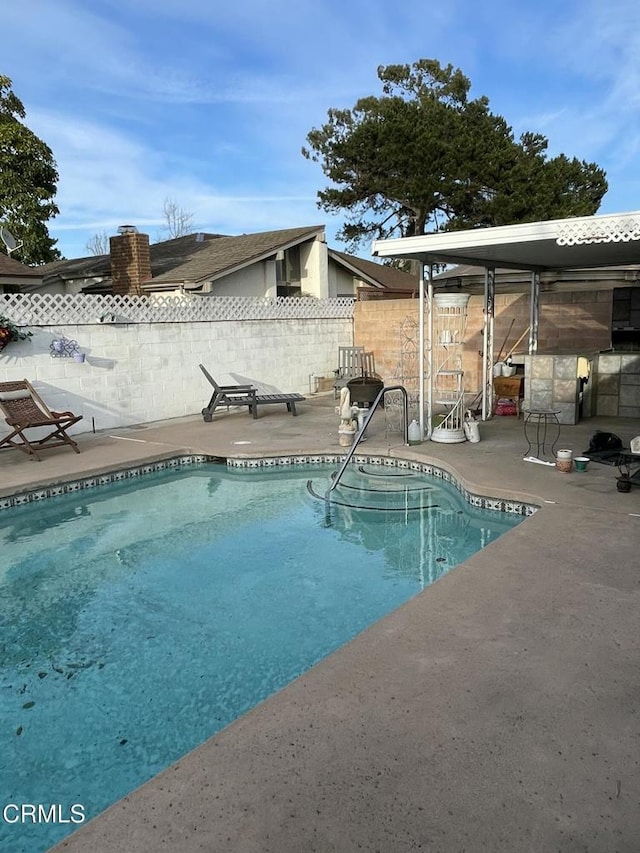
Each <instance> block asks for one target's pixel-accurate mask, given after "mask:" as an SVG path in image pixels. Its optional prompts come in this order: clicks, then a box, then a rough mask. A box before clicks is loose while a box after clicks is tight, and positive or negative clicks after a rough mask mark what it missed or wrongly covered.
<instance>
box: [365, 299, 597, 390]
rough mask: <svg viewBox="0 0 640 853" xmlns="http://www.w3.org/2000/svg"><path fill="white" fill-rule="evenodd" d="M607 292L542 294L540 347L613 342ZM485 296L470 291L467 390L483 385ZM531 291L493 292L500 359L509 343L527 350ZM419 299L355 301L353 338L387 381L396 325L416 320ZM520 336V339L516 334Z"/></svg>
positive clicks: (394, 360) (573, 348)
mask: <svg viewBox="0 0 640 853" xmlns="http://www.w3.org/2000/svg"><path fill="white" fill-rule="evenodd" d="M611 300H612V295H611V291H597V290H593V291H584V292H583V291H575V292H574V291H571V292H560V293H551V292H548V293H541V294H540V316H539V321H538V352H539V353H540V354H545V355H554V354H572V353H573V354H575V353H582V352H589V353H591V352H598V351H599V350H603V349H607V348H608V347H610V346H611V311H612V303H611ZM483 305H484V299H483V297H482V296H480V295H474V296H472V297H471V298H470V299H469V304H468V308H467V330H466V334H465V346H464V352H463V359H462V369H463V370H464V384H465V390H466V392H467V393H470V394H476V393H478V392H479V391H480V389H481V388H482V350H483V342H484V339H483V334H482V328H483V319H484V316H483ZM529 314H530V308H529V295H528V294H522V293H521V294H497V295H496V298H495V316H494V335H493V337H494V351H495V356H496V359H497V356H498V353H499V351H500V349H501V348H502V350H503V351H502V358H503V359H504V358H505V357H506V356H507V355H508V354H509V352H510V351H511V349H512V348H514V347H515V345H516V343H517V344H518V345H517V348H516V351H517V352H519V353H526V352H527V350H528V346H529V334H528V331H527V329H528V326H529ZM418 315H419V302H418V300H417V299H395V300H387V299H384V300H371V301H366V302H357V303H356V306H355V315H354V343H355V344H361V345H364V347H365V348H366V349H367V350H369V349H371V350H373V352H374V353H375V358H376V368H377V370H378V373H380V375H381V376H382V377H383V379H385V381H387V382H388V381H389V380H390V379H391V378H392V377H393V376H394V375H395V370H396V367H397V364H398V361H399V354H400V346H401V344H400V327H401V324H402V322H403V320H404V319H405V318H406V317H412V318H414V319H415V321H416V322H417V321H418ZM523 334H524V337H522V340H520V342H519V343H518V339H519V338H521V336H522V335H523Z"/></svg>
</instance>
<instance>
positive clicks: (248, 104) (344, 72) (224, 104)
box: [0, 0, 640, 257]
mask: <svg viewBox="0 0 640 853" xmlns="http://www.w3.org/2000/svg"><path fill="white" fill-rule="evenodd" d="M0 40H1V43H2V51H1V54H0V57H1V58H0V74H5V75H7V76H8V77H10V78H11V79H12V80H13V89H14V92H15V93H16V94H17V95H18V97H19V98H21V100H22V101H23V103H24V105H25V108H26V110H27V117H26V124H27V125H28V126H29V127H30V128H31V129H32V130H33V131H34V132H35V133H36V134H37V135H38V136H40V137H41V138H42V139H43V140H44V141H45V142H47V144H48V145H49V146H50V147H51V149H52V150H53V153H54V157H55V159H56V162H57V165H58V171H59V174H60V180H59V183H58V194H57V203H58V206H59V207H60V214H59V216H57V217H56V218H55V219H54V220H52V221H51V222H50V223H49V231H50V234H51V235H52V236H53V237H54V238H56V239H57V240H58V248H59V249H60V250H61V251H62V253H63V254H64V255H65V256H66V257H78V256H82V255H86V254H88V251H87V249H86V244H87V241H88V240H89V239H90V238H91V237H92V235H95V234H96V233H100V232H103V231H106V232H107V233H108V234H114V233H116V229H117V227H118V225H122V224H133V225H136V226H137V227H138V228H139V230H140V231H144V232H146V233H148V234H149V235H150V237H151V239H152V241H154V240H156V239H157V238H158V237H159V236H160V229H161V227H162V224H163V219H162V209H163V204H164V201H165V199H171V200H173V201H175V202H176V203H177V204H178V205H179V206H180V207H181V208H183V209H184V210H185V211H188V212H190V213H192V214H193V221H194V230H203V231H212V232H216V233H223V234H241V233H248V232H253V231H263V230H271V229H274V228H288V227H295V226H303V225H316V224H324V225H326V228H327V236H328V239H329V243H330V244H331V245H333V246H334V247H335V248H338V249H340V248H343V247H342V246H341V245H340V244H339V243H337V241H336V240H335V238H334V235H335V232H336V230H337V229H338V227H339V226H340V220H339V219H338V218H336V217H329V216H327V215H326V214H325V213H324V212H323V211H321V210H319V209H318V207H317V205H316V193H317V191H318V190H319V189H321V188H323V187H324V186H326V181H325V179H324V176H323V174H322V172H321V170H320V167H319V166H318V165H317V164H314V163H311V162H309V161H307V160H305V159H304V158H303V157H302V155H301V153H300V149H301V147H302V146H303V145H304V144H305V138H306V134H307V133H308V131H309V130H310V129H311V128H313V127H318V126H319V125H321V124H322V123H323V122H324V121H325V119H326V113H327V110H328V109H329V108H330V107H351V106H353V104H354V103H355V101H356V100H357V99H358V98H359V97H361V96H363V95H368V94H380V86H379V81H378V79H377V76H376V69H377V66H378V65H388V64H391V63H411V62H414V61H415V60H417V59H419V58H421V57H428V58H435V59H438V60H439V61H440V62H441V63H442V64H443V65H446V64H447V63H452V64H453V65H454V66H455V67H459V68H461V69H462V71H463V72H464V73H465V74H466V75H467V76H468V77H469V78H470V79H471V82H472V91H471V94H472V96H474V97H475V96H479V95H486V96H488V98H489V100H490V105H491V109H492V110H493V111H494V112H496V113H499V114H500V115H503V116H504V117H505V119H506V120H507V121H508V122H509V124H510V125H511V126H512V127H513V129H514V132H515V133H516V135H519V134H520V133H521V132H522V131H524V130H530V131H534V132H539V133H542V134H544V135H545V136H547V137H548V139H549V153H550V155H552V156H553V155H555V154H558V153H560V152H564V153H565V154H567V155H568V156H570V157H573V156H576V157H578V158H580V159H585V160H588V161H595V162H596V163H598V165H600V166H601V167H602V168H604V169H605V171H606V172H607V177H608V180H609V192H608V193H607V195H606V196H605V198H604V201H603V204H602V206H601V208H600V212H601V213H613V212H621V211H629V210H637V209H640V172H639V168H638V166H639V160H640V4H639V3H638V2H637V0H606V2H605V0H537V2H535V3H531V2H521V0H482V2H478V0H446V1H445V2H442V0H441V2H433V3H432V2H427V0H412V2H410V3H409V2H389V0H387V2H384V0H313V2H311V0H232V2H225V3H223V2H216V0H132V2H129V3H123V2H122V0H22V2H5V3H3V4H2V11H1V12H0ZM360 254H362V255H363V256H365V257H366V256H367V254H368V247H366V246H364V247H363V248H362V250H361V252H360Z"/></svg>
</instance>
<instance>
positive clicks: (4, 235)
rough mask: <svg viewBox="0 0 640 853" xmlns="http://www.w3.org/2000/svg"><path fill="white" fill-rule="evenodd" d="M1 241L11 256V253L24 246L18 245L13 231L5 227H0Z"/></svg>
mask: <svg viewBox="0 0 640 853" xmlns="http://www.w3.org/2000/svg"><path fill="white" fill-rule="evenodd" d="M0 240H2V242H3V243H4V245H5V246H6V247H7V254H8V255H10V254H11V252H15V250H16V249H19V248H20V246H22V245H23V244H22V243H18V242H17V240H16V238H15V237H14V236H13V234H12V233H11V231H9V229H8V228H5V227H4V225H0Z"/></svg>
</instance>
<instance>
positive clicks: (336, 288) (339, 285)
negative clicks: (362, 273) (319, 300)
mask: <svg viewBox="0 0 640 853" xmlns="http://www.w3.org/2000/svg"><path fill="white" fill-rule="evenodd" d="M328 279H329V293H328V296H329V298H330V299H333V298H335V297H336V296H355V292H356V282H355V279H354V277H353V275H352V274H351V273H350V272H349V271H348V270H345V269H344V267H340V266H338V264H336V263H334V262H333V261H330V262H329V271H328Z"/></svg>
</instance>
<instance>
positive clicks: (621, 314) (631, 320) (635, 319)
mask: <svg viewBox="0 0 640 853" xmlns="http://www.w3.org/2000/svg"><path fill="white" fill-rule="evenodd" d="M611 344H612V346H613V348H614V350H618V351H632V352H637V351H638V350H640V287H617V288H616V289H615V290H614V291H613V316H612V322H611Z"/></svg>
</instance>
